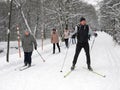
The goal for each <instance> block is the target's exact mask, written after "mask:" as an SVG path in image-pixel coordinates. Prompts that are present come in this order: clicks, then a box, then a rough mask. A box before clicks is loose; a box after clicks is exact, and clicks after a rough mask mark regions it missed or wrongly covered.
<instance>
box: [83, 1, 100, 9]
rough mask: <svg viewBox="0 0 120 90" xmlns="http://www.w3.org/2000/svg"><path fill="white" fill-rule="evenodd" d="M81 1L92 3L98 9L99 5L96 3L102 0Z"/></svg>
mask: <svg viewBox="0 0 120 90" xmlns="http://www.w3.org/2000/svg"><path fill="white" fill-rule="evenodd" d="M83 1H85V2H87V3H90V4H92V5H94V6H95V8H96V9H99V6H98V5H97V4H98V2H100V1H102V0H83Z"/></svg>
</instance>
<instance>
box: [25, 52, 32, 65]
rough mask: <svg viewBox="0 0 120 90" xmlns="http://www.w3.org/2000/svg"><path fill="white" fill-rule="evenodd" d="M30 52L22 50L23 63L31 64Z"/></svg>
mask: <svg viewBox="0 0 120 90" xmlns="http://www.w3.org/2000/svg"><path fill="white" fill-rule="evenodd" d="M31 56H32V52H24V64H25V65H27V64H28V65H31V63H32V58H31Z"/></svg>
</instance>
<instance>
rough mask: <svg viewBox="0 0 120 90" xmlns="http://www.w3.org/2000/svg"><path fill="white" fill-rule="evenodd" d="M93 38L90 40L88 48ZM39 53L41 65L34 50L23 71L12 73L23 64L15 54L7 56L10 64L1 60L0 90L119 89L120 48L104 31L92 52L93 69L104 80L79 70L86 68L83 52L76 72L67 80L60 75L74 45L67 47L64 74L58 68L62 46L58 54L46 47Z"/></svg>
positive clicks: (70, 60) (71, 58) (69, 61)
mask: <svg viewBox="0 0 120 90" xmlns="http://www.w3.org/2000/svg"><path fill="white" fill-rule="evenodd" d="M92 41H93V38H92V39H91V41H90V45H91V43H92ZM38 51H39V52H40V53H41V54H42V56H43V57H44V58H45V60H46V62H45V63H44V62H42V60H41V58H40V56H39V55H38V53H37V52H36V51H34V53H33V56H32V58H33V65H34V64H35V66H34V67H31V68H29V69H26V70H24V71H15V68H18V67H20V66H22V65H23V53H22V58H19V57H18V54H17V53H16V54H13V55H10V63H6V61H5V60H6V57H0V90H120V86H119V85H120V77H119V76H120V56H119V53H120V46H118V45H114V42H113V40H112V37H111V36H109V35H108V34H106V33H104V32H98V37H97V38H96V40H95V43H94V46H93V49H92V51H91V61H92V67H93V69H94V70H95V71H96V72H98V73H100V74H103V75H106V78H102V77H100V76H98V75H96V74H93V73H91V72H89V71H87V70H84V69H83V68H82V67H86V60H85V59H86V58H85V53H84V52H83V50H82V52H81V53H80V55H79V58H78V62H77V65H76V69H75V71H73V72H72V73H71V74H70V75H69V76H68V77H66V78H64V77H63V76H64V75H65V74H66V73H67V72H68V71H69V70H70V67H71V65H72V60H73V57H74V53H75V45H70V48H69V50H68V54H67V58H66V62H65V66H64V68H63V73H60V69H61V66H62V64H63V60H64V57H65V54H66V51H67V49H66V48H65V46H64V43H61V53H58V50H57V48H56V54H55V55H53V54H52V45H51V44H49V45H46V46H45V47H44V50H43V51H42V50H41V48H39V49H38Z"/></svg>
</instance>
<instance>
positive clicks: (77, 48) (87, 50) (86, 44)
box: [73, 42, 91, 66]
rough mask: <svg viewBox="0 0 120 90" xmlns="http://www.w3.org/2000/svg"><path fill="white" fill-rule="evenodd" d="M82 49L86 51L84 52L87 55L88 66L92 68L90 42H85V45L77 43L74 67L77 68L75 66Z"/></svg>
mask: <svg viewBox="0 0 120 90" xmlns="http://www.w3.org/2000/svg"><path fill="white" fill-rule="evenodd" d="M82 48H83V49H84V51H85V53H86V58H87V65H88V66H90V64H91V61H90V52H89V43H88V42H85V43H80V42H78V43H77V45H76V52H75V56H74V60H73V66H75V64H76V63H77V59H78V56H79V53H80V51H81V49H82Z"/></svg>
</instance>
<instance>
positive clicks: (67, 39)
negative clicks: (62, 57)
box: [64, 28, 70, 48]
mask: <svg viewBox="0 0 120 90" xmlns="http://www.w3.org/2000/svg"><path fill="white" fill-rule="evenodd" d="M69 34H70V32H69V30H68V28H65V30H64V41H65V45H66V47H67V48H69V43H68V42H69Z"/></svg>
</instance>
